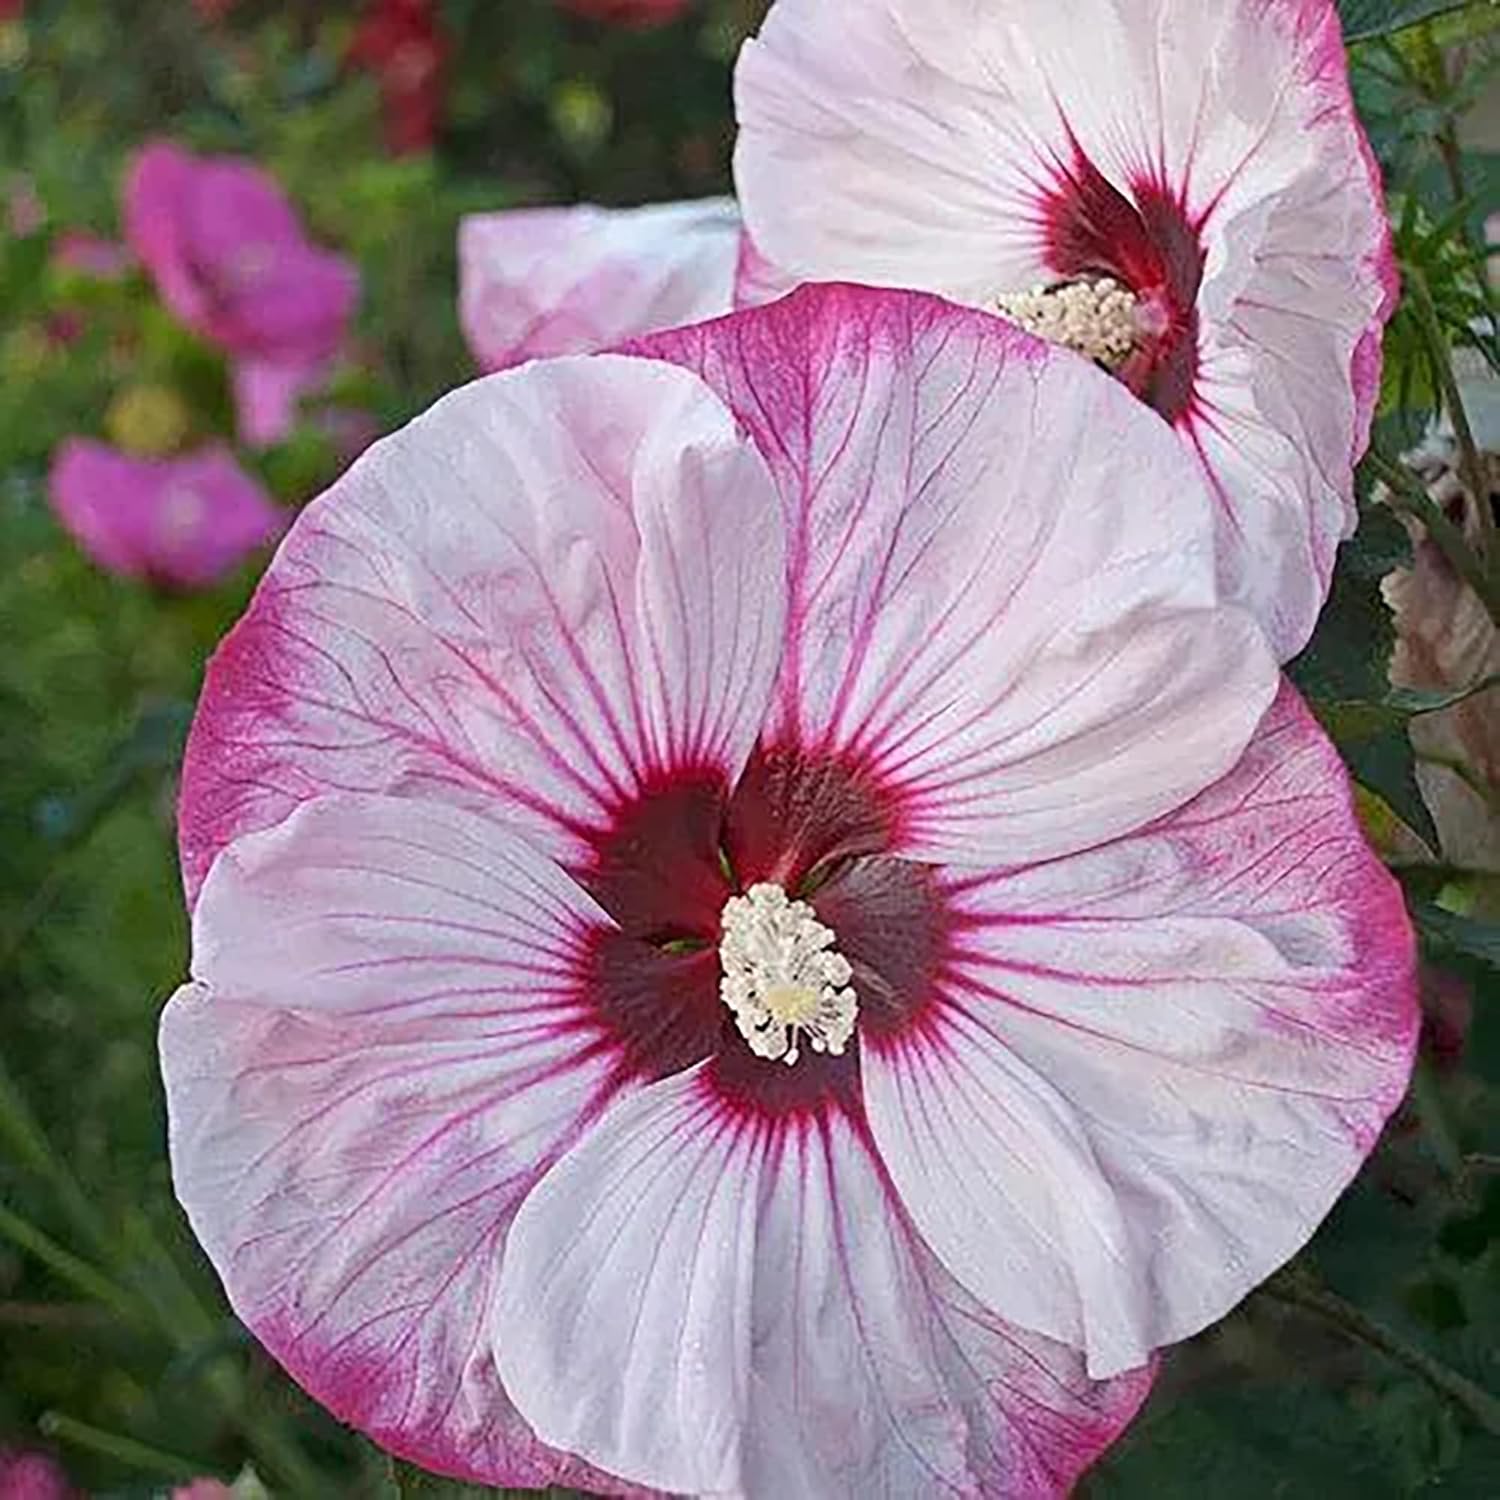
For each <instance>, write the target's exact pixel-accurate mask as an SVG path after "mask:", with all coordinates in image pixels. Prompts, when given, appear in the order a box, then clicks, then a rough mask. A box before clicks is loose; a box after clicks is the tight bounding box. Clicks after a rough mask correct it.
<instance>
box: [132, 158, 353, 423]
mask: <svg viewBox="0 0 1500 1500" xmlns="http://www.w3.org/2000/svg"><path fill="white" fill-rule="evenodd" d="M125 228H126V235H127V237H128V239H129V241H130V244H131V246H132V247H133V248H134V250H135V252H136V254H137V255H139V256H140V258H141V260H142V261H143V262H144V264H145V266H146V268H147V269H148V270H149V271H150V272H151V275H152V277H153V278H154V279H155V281H156V285H157V288H158V290H159V291H160V292H161V295H162V298H163V300H164V301H165V302H166V304H167V306H168V307H170V308H171V310H172V311H173V313H174V314H176V316H177V317H179V318H180V319H182V321H183V322H184V323H185V324H187V325H188V327H190V328H192V329H194V330H196V331H197V332H199V333H201V334H203V335H204V336H205V337H207V338H210V339H212V340H214V341H215V342H216V343H218V344H220V345H221V346H222V347H223V348H224V349H225V350H226V351H227V352H228V353H229V354H230V355H231V356H232V357H233V359H234V365H235V368H234V377H235V379H234V386H235V397H236V404H237V407H238V411H239V421H240V428H241V436H242V437H243V439H244V440H245V441H246V442H248V443H251V444H253V445H261V444H266V443H271V442H275V441H276V440H278V439H279V438H280V437H282V436H284V435H285V433H286V431H287V430H288V428H289V427H290V426H291V423H292V420H293V417H294V414H295V409H296V400H297V397H298V396H299V395H300V394H301V393H302V392H303V391H304V390H307V389H309V388H311V387H312V386H314V385H316V384H317V382H318V381H319V380H320V379H321V378H322V376H323V373H324V371H325V370H326V368H327V365H328V364H329V362H330V361H331V360H332V358H333V356H334V355H335V354H336V353H337V351H338V348H339V345H340V343H341V342H342V341H343V337H344V333H345V330H346V329H347V327H348V323H349V318H350V316H351V314H352V313H353V311H354V307H355V303H356V301H357V300H358V296H359V274H358V271H357V270H356V269H355V267H354V265H353V263H352V262H351V261H349V260H347V259H345V258H344V257H343V256H340V255H335V254H333V253H331V252H330V251H327V250H324V249H322V248H320V247H319V246H317V245H314V244H312V243H311V242H310V241H309V240H308V239H307V237H306V235H305V233H304V232H303V229H302V225H301V223H300V222H299V220H298V218H297V215H296V212H295V211H294V209H293V208H292V206H291V204H290V203H289V202H288V201H287V198H286V196H285V194H283V192H282V191H281V189H280V187H278V186H277V184H276V182H275V180H274V179H273V178H272V177H271V176H270V175H269V174H268V173H267V172H265V171H263V170H262V169H261V168H260V167H257V166H255V165H254V164H253V163H251V162H247V161H243V160H241V159H239V158H237V157H228V156H205V157H200V156H195V155H193V154H192V153H191V152H188V151H184V150H183V149H182V148H181V147H179V146H175V145H173V144H172V143H171V142H168V141H156V142H153V143H152V144H151V145H148V146H146V147H145V148H144V149H143V150H142V151H140V152H139V153H138V154H137V156H136V158H135V160H134V162H133V164H132V166H131V168H130V171H129V173H128V176H127V179H126V186H125Z"/></svg>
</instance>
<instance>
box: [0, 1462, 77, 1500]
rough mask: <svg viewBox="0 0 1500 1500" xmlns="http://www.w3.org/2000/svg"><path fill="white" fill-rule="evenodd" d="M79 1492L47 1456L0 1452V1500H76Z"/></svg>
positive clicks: (57, 1464)
mask: <svg viewBox="0 0 1500 1500" xmlns="http://www.w3.org/2000/svg"><path fill="white" fill-rule="evenodd" d="M79 1493H80V1492H79V1491H78V1490H75V1489H74V1488H73V1486H72V1485H71V1484H69V1483H68V1476H67V1475H66V1474H65V1473H64V1472H63V1470H62V1466H61V1465H60V1464H59V1463H58V1462H57V1461H56V1459H53V1458H49V1457H48V1456H47V1455H46V1454H45V1453H22V1452H18V1451H16V1450H14V1449H12V1450H9V1451H0V1500H74V1497H75V1496H77V1495H78V1494H79Z"/></svg>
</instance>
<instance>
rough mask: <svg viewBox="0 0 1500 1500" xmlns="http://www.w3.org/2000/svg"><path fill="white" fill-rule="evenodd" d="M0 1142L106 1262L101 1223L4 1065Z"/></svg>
mask: <svg viewBox="0 0 1500 1500" xmlns="http://www.w3.org/2000/svg"><path fill="white" fill-rule="evenodd" d="M0 1141H3V1142H5V1143H6V1144H7V1145H8V1146H9V1148H10V1151H11V1153H12V1154H13V1156H14V1158H15V1159H16V1160H17V1161H18V1162H19V1163H20V1164H21V1165H22V1166H24V1167H26V1168H28V1169H29V1170H30V1171H31V1172H33V1173H34V1174H35V1175H36V1176H37V1177H40V1178H42V1179H43V1180H44V1181H46V1182H47V1184H48V1185H49V1186H50V1187H51V1189H52V1192H53V1194H54V1196H55V1197H56V1199H57V1201H58V1204H59V1206H60V1207H61V1208H62V1210H63V1212H64V1213H65V1214H66V1215H67V1217H68V1219H69V1221H70V1222H71V1223H72V1225H73V1227H74V1228H75V1229H76V1230H77V1231H78V1233H79V1235H80V1236H81V1237H82V1238H83V1239H84V1240H86V1241H87V1242H88V1244H89V1246H90V1248H91V1249H93V1250H94V1252H95V1253H96V1254H97V1255H98V1256H99V1258H100V1259H103V1260H107V1259H109V1258H110V1251H111V1248H112V1246H111V1240H110V1236H109V1234H108V1232H107V1230H106V1229H105V1226H104V1221H103V1220H102V1219H101V1218H100V1216H99V1213H98V1211H97V1210H96V1209H95V1208H94V1206H93V1204H92V1203H91V1202H90V1201H89V1198H88V1195H87V1194H86V1193H85V1192H84V1191H83V1188H82V1187H81V1186H80V1185H79V1182H78V1179H77V1178H76V1177H75V1176H74V1175H73V1173H72V1171H71V1170H70V1169H69V1167H68V1165H67V1163H66V1162H65V1161H63V1159H62V1158H61V1157H60V1156H59V1155H58V1154H57V1152H56V1151H55V1150H54V1149H53V1146H52V1142H51V1141H49V1140H48V1139H47V1135H46V1132H45V1131H44V1130H43V1129H42V1127H41V1125H40V1124H39V1123H38V1121H37V1118H36V1116H35V1115H33V1114H32V1112H31V1110H30V1108H29V1107H28V1106H27V1104H26V1101H25V1100H24V1099H23V1098H22V1097H21V1093H20V1090H19V1089H18V1088H17V1087H16V1085H15V1083H14V1081H13V1080H12V1079H11V1077H10V1075H9V1074H8V1073H7V1072H6V1071H5V1065H4V1063H0Z"/></svg>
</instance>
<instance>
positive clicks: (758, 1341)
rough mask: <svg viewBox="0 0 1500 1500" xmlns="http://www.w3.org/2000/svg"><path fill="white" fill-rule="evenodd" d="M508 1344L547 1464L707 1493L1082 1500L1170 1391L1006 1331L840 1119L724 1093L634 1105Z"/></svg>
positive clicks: (513, 1321) (517, 1230)
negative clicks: (1096, 1368)
mask: <svg viewBox="0 0 1500 1500" xmlns="http://www.w3.org/2000/svg"><path fill="white" fill-rule="evenodd" d="M490 1332H491V1337H492V1339H493V1341H494V1347H495V1350H496V1357H497V1359H498V1361H499V1365H500V1369H501V1373H502V1376H503V1378H504V1380H505V1383H506V1387H507V1389H508V1390H509V1391H510V1392H511V1393H512V1395H513V1398H514V1399H515V1401H516V1403H517V1405H518V1406H519V1407H520V1409H521V1411H522V1412H523V1413H524V1414H525V1415H526V1417H527V1418H528V1420H529V1421H530V1422H531V1423H532V1424H533V1426H534V1427H535V1428H536V1430H537V1431H538V1432H539V1433H540V1434H541V1435H542V1436H543V1437H544V1438H546V1439H547V1440H548V1441H549V1442H551V1443H553V1444H554V1445H556V1446H558V1447H562V1448H567V1449H569V1450H570V1451H573V1452H576V1453H579V1454H580V1455H581V1456H583V1457H585V1458H587V1459H589V1460H590V1461H592V1462H594V1463H596V1464H598V1465H599V1466H600V1467H602V1468H605V1469H608V1470H610V1471H611V1472H616V1473H620V1474H622V1475H624V1476H626V1477H627V1478H631V1479H634V1480H636V1481H637V1482H638V1483H643V1484H650V1485H652V1486H655V1487H658V1488H663V1489H668V1490H672V1491H678V1492H686V1493H696V1494H705V1493H734V1494H749V1495H775V1496H778V1497H785V1500H825V1497H827V1500H833V1497H844V1496H847V1497H856V1496H859V1497H863V1496H898V1495H900V1496H905V1495H919V1494H920V1495H926V1494H953V1495H981V1494H1005V1495H1009V1496H1016V1497H1036V1500H1040V1497H1044V1496H1061V1495H1063V1494H1066V1493H1067V1491H1068V1489H1069V1488H1070V1487H1071V1485H1072V1483H1073V1481H1074V1480H1075V1479H1076V1478H1077V1476H1078V1474H1079V1473H1080V1472H1081V1471H1082V1469H1084V1468H1085V1467H1086V1466H1087V1465H1088V1464H1089V1463H1090V1462H1092V1461H1093V1459H1094V1458H1096V1457H1097V1456H1098V1454H1099V1453H1100V1452H1101V1451H1102V1449H1103V1448H1104V1447H1105V1446H1106V1445H1107V1444H1108V1443H1109V1442H1110V1441H1112V1439H1113V1438H1114V1436H1115V1435H1116V1434H1117V1433H1118V1432H1119V1430H1120V1428H1121V1427H1122V1426H1123V1425H1124V1424H1125V1423H1126V1422H1127V1421H1128V1420H1129V1418H1130V1417H1131V1416H1132V1415H1133V1413H1134V1411H1135V1409H1136V1407H1137V1406H1138V1405H1139V1403H1140V1401H1141V1400H1142V1399H1143V1397H1144V1395H1145V1393H1146V1390H1147V1389H1148V1387H1149V1384H1150V1372H1149V1371H1148V1370H1141V1371H1139V1372H1136V1373H1135V1374H1133V1375H1130V1376H1127V1377H1124V1378H1122V1379H1119V1380H1115V1381H1111V1382H1107V1383H1095V1382H1092V1381H1090V1380H1089V1379H1088V1378H1087V1377H1086V1375H1085V1374H1084V1372H1083V1369H1082V1363H1081V1360H1080V1359H1079V1357H1078V1356H1077V1355H1076V1354H1074V1353H1072V1352H1071V1351H1069V1350H1067V1349H1065V1348H1063V1347H1062V1346H1060V1345H1057V1344H1054V1343H1051V1342H1048V1341H1046V1340H1042V1339H1038V1338H1036V1337H1034V1336H1029V1335H1027V1334H1024V1333H1020V1332H1018V1331H1017V1330H1014V1329H1011V1328H1009V1327H1007V1326H1006V1325H1005V1324H1004V1323H1002V1322H1000V1321H998V1320H997V1319H995V1318H993V1317H992V1316H991V1315H989V1314H988V1313H986V1312H985V1311H984V1310H983V1309H982V1308H981V1307H980V1306H979V1305H978V1304H976V1303H975V1302H974V1301H973V1299H971V1298H970V1297H968V1296H967V1295H966V1294H965V1293H964V1292H963V1291H962V1290H961V1289H960V1288H959V1287H958V1286H957V1285H956V1284H955V1283H954V1282H953V1281H952V1279H951V1278H950V1277H948V1276H947V1275H946V1273H945V1272H944V1271H943V1270H942V1268H941V1267H940V1266H939V1265H938V1264H937V1262H936V1261H935V1260H934V1258H933V1257H932V1256H931V1254H930V1253H929V1252H928V1251H927V1250H926V1249H925V1247H924V1246H923V1245H922V1244H921V1242H920V1241H919V1240H918V1239H917V1238H916V1237H915V1236H914V1235H913V1234H912V1233H911V1231H910V1229H909V1228H908V1227H907V1224H906V1221H905V1219H904V1217H903V1215H902V1213H901V1210H900V1208H899V1206H898V1205H897V1203H896V1202H895V1201H894V1200H893V1198H892V1196H891V1194H890V1191H889V1189H888V1187H887V1185H886V1183H885V1181H884V1179H883V1177H882V1172H881V1168H880V1164H879V1162H878V1160H877V1159H876V1158H875V1156H874V1155H873V1154H872V1152H871V1149H870V1146H869V1143H868V1140H867V1138H866V1137H865V1136H864V1135H863V1134H862V1132H861V1130H860V1129H859V1128H858V1127H857V1126H856V1124H855V1123H854V1122H853V1120H852V1119H851V1118H850V1117H848V1116H846V1115H845V1114H844V1113H843V1112H842V1111H841V1110H838V1109H830V1110H827V1111H823V1112H820V1113H814V1114H809V1115H805V1116H800V1117H799V1116H791V1117H784V1118H782V1119H779V1120H772V1119H765V1118H756V1117H754V1116H745V1115H743V1114H741V1113H738V1112H737V1111H736V1110H734V1109H733V1107H731V1106H730V1105H728V1104H727V1102H726V1100H725V1098H724V1096H723V1095H722V1094H721V1093H720V1092H719V1091H718V1089H717V1088H716V1087H715V1085H714V1082H713V1076H712V1069H711V1068H708V1069H696V1070H692V1071H689V1072H686V1073H683V1074H679V1075H677V1076H675V1077H672V1078H669V1079H665V1080H663V1081H661V1082H659V1083H656V1084H653V1085H651V1086H649V1087H648V1088H646V1089H644V1090H642V1091H641V1092H639V1093H638V1094H636V1095H634V1096H633V1097H631V1098H630V1099H627V1100H622V1101H620V1103H619V1105H618V1106H617V1107H615V1108H613V1109H612V1110H611V1111H610V1113H609V1114H607V1115H606V1116H605V1117H604V1118H603V1119H601V1120H600V1121H599V1123H598V1124H597V1125H596V1126H595V1127H594V1128H593V1129H591V1130H590V1132H589V1133H588V1135H587V1136H586V1137H585V1138H584V1139H583V1140H582V1141H581V1142H580V1143H579V1145H578V1146H577V1147H575V1148H574V1149H573V1150H571V1151H570V1152H569V1153H568V1154H567V1155H566V1156H565V1157H564V1158H563V1159H562V1160H561V1161H560V1162H559V1163H558V1165H557V1166H556V1167H555V1168H554V1169H553V1170H552V1171H551V1172H549V1173H548V1175H547V1176H546V1177H545V1178H544V1179H543V1180H542V1182H541V1183H540V1184H539V1185H538V1187H537V1188H536V1189H535V1190H534V1191H533V1193H532V1194H531V1195H530V1197H529V1198H528V1199H527V1201H526V1204H525V1205H524V1207H523V1208H522V1210H521V1213H520V1214H519V1215H518V1216H517V1219H516V1222H515V1225H514V1227H513V1230H512V1234H511V1238H510V1242H509V1245H508V1247H507V1252H506V1259H505V1266H504V1269H503V1272H502V1276H501V1285H500V1293H499V1297H498V1301H497V1304H496V1312H495V1319H494V1322H493V1324H492V1327H491V1330H490Z"/></svg>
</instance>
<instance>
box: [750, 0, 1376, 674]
mask: <svg viewBox="0 0 1500 1500" xmlns="http://www.w3.org/2000/svg"><path fill="white" fill-rule="evenodd" d="M1080 37H1086V38H1087V39H1088V40H1087V45H1086V46H1082V45H1080V42H1079V38H1080ZM735 92H736V100H737V105H738V113H739V121H740V138H739V145H738V148H737V152H736V156H735V175H736V179H737V182H738V186H739V191H740V201H741V205H742V207H743V209H744V212H745V216H746V221H747V223H748V225H749V227H750V230H751V232H752V233H753V234H754V235H755V238H756V241H757V243H758V244H760V245H761V246H762V248H763V249H764V250H765V251H766V252H767V253H768V254H769V255H770V256H771V257H772V258H773V259H774V260H775V261H776V262H777V263H778V264H780V265H782V266H784V267H786V268H787V270H788V271H790V272H793V273H795V274H797V275H799V276H801V277H804V278H807V279H809V280H836V279H849V280H858V281H866V282H871V283H874V284H877V285H892V286H911V287H919V288H923V289H925V290H929V291H936V292H941V293H942V294H944V295H945V296H948V297H952V298H955V299H956V300H959V301H963V302H968V303H973V304H975V305H979V306H984V307H988V308H991V309H997V310H1001V311H1004V312H1006V313H1007V314H1008V315H1009V316H1011V317H1013V318H1015V319H1017V320H1018V321H1021V322H1022V323H1024V324H1025V326H1027V327H1029V328H1031V329H1032V330H1033V331H1036V332H1040V333H1043V334H1045V335H1047V336H1050V337H1055V338H1058V339H1060V340H1062V341H1064V342H1068V343H1070V344H1072V345H1073V346H1074V347H1077V348H1079V349H1081V350H1083V351H1084V352H1086V353H1088V354H1089V355H1091V356H1093V357H1095V358H1097V359H1099V360H1101V361H1102V362H1104V363H1106V364H1108V365H1110V366H1111V367H1113V368H1114V369H1115V370H1116V371H1117V372H1118V374H1119V376H1120V378H1121V379H1123V380H1124V381H1125V382H1126V383H1127V384H1128V385H1129V386H1130V387H1131V389H1132V390H1134V391H1136V392H1137V393H1138V394H1139V395H1140V397H1141V398H1142V400H1144V401H1146V402H1148V403H1149V404H1150V405H1151V406H1153V407H1154V408H1155V409H1156V410H1157V411H1158V412H1159V413H1160V414H1161V415H1162V417H1163V418H1164V419H1165V420H1166V421H1167V422H1169V423H1170V424H1171V425H1172V427H1173V429H1174V430H1175V431H1176V433H1177V434H1178V436H1179V438H1180V439H1181V441H1182V443H1183V444H1184V446H1185V447H1187V449H1188V450H1189V451H1190V452H1191V453H1193V454H1194V455H1195V456H1196V457H1197V459H1198V461H1199V462H1200V464H1201V465H1202V468H1203V470H1204V472H1205V473H1206V474H1207V475H1208V477H1209V481H1210V483H1211V484H1212V486H1213V488H1214V490H1215V492H1216V494H1217V496H1218V500H1219V518H1220V547H1221V557H1222V561H1221V568H1222V580H1223V583H1224V586H1225V588H1226V590H1227V592H1228V594H1229V595H1230V597H1233V598H1236V599H1240V600H1244V601H1245V602H1246V603H1247V604H1248V605H1249V606H1250V608H1252V609H1253V610H1254V612H1255V613H1256V615H1257V616H1258V617H1259V618H1260V619H1261V621H1262V622H1263V624H1264V625H1265V627H1266V629H1267V630H1268V632H1269V633H1270V635H1271V637H1272V641H1273V644H1274V645H1275V647H1276V649H1277V651H1278V653H1279V654H1280V655H1281V656H1282V657H1283V658H1286V657H1289V656H1292V655H1294V654H1295V653H1296V652H1297V651H1298V650H1299V649H1300V648H1301V646H1302V645H1303V644H1304V643H1305V642H1306V640H1307V638H1308V636H1309V635H1310V634H1311V631H1312V627H1313V624H1314V623H1315V621H1316V619H1317V615H1318V611H1319V610H1320V608H1321V606H1322V602H1323V599H1324V597H1325V596H1326V594H1327V586H1328V580H1329V576H1330V573H1331V571H1332V568H1333V559H1334V553H1335V550H1336V548H1337V544H1338V542H1339V541H1340V539H1341V538H1343V537H1345V536H1347V535H1348V534H1349V532H1350V530H1351V529H1352V527H1353V524H1354V519H1355V509H1354V503H1353V498H1352V483H1353V480H1352V469H1353V465H1354V463H1355V461H1356V460H1357V459H1358V458H1359V456H1360V455H1361V454H1362V453H1363V451H1364V448H1365V444H1366V442H1367V439H1368V435H1369V426H1370V418H1371V413H1372V410H1373V407H1374V402H1375V397H1376V392H1377V387H1378V384H1379V370H1380V335H1381V329H1382V326H1383V324H1384V322H1385V319H1386V318H1387V316H1388V315H1389V313H1390V311H1391V308H1392V306H1393V305H1394V301H1395V297H1396V277H1395V272H1394V268H1393V263H1392V259H1391V252H1390V245H1389V230H1388V226H1387V223H1386V217H1385V212H1384V206H1383V203H1382V200H1381V191H1380V183H1379V178H1378V175H1377V172H1376V168H1375V165H1374V162H1373V159H1372V157H1371V155H1370V152H1369V148H1368V146H1367V143H1366V141H1365V137H1364V133H1363V131H1362V129H1361V127H1360V124H1359V122H1358V120H1357V118H1356V117H1355V113H1354V106H1353V104H1352V102H1351V100H1350V97H1349V87H1348V80H1347V76H1346V69H1345V61H1344V51H1343V46H1342V42H1341V38H1340V34H1339V24H1338V18H1337V15H1336V13H1335V10H1334V5H1333V3H1332V0H1253V3H1247V0H1134V3H1130V4H1126V3H1123V0H1078V3H1076V4H1067V5H1060V4H1058V3H1056V0H1011V3H1008V4H1005V5H989V6H977V5H975V4H974V3H973V0H873V3H872V0H777V3H776V4H775V5H773V6H772V8H771V12H770V15H769V16H768V18H767V20H766V22H765V25H764V27H763V29H762V31H761V34H760V37H759V39H758V40H756V41H752V42H750V43H747V45H746V47H745V49H744V51H743V53H742V54H741V58H740V63H739V67H738V72H737V77H736V90H735Z"/></svg>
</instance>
